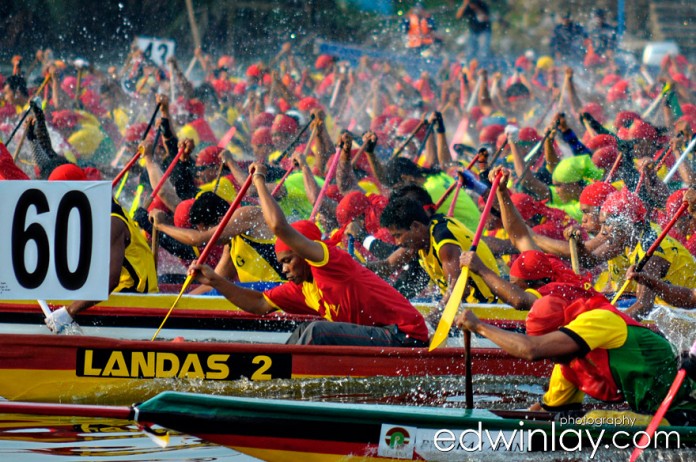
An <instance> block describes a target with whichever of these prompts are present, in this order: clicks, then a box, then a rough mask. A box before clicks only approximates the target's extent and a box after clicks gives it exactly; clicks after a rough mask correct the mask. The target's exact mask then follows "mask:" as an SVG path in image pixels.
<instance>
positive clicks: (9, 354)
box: [0, 334, 551, 404]
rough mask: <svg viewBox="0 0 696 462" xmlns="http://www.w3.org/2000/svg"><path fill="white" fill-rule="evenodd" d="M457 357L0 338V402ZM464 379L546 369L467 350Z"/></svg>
mask: <svg viewBox="0 0 696 462" xmlns="http://www.w3.org/2000/svg"><path fill="white" fill-rule="evenodd" d="M464 359H465V350H464V349H463V348H461V347H460V348H441V349H438V350H435V351H433V352H428V349H427V348H381V347H349V346H314V345H277V344H248V343H247V344H245V343H222V342H189V341H181V342H176V341H174V342H173V341H155V342H150V341H134V340H118V339H111V338H105V337H89V336H62V335H59V336H58V335H56V336H54V335H51V336H49V335H40V336H38V335H23V334H3V335H0V396H2V397H4V398H6V399H9V400H30V401H44V402H45V401H52V402H99V403H103V402H105V401H108V402H110V403H113V404H123V403H132V402H134V401H137V400H141V399H142V398H143V394H144V393H145V394H147V395H148V396H154V395H155V394H156V393H158V392H160V391H164V390H187V391H191V390H196V391H210V392H211V393H212V392H215V393H224V392H225V387H226V386H237V384H235V382H238V381H239V380H240V379H242V380H246V381H247V382H248V381H267V380H273V379H303V378H317V377H376V376H384V377H409V376H463V375H464V374H465V370H464V369H465V361H464ZM472 361H473V373H474V374H490V375H517V376H537V377H542V376H546V375H548V374H550V372H551V364H550V363H548V362H545V361H542V362H535V363H532V362H529V361H524V360H520V359H516V358H513V357H512V356H510V355H508V354H506V353H504V352H503V351H502V350H499V349H478V348H474V349H472Z"/></svg>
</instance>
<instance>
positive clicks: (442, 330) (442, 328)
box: [429, 172, 503, 360]
mask: <svg viewBox="0 0 696 462" xmlns="http://www.w3.org/2000/svg"><path fill="white" fill-rule="evenodd" d="M502 176H503V174H502V172H499V173H498V174H497V175H496V177H495V179H494V180H493V185H492V186H491V192H490V193H489V194H488V200H487V201H486V206H485V207H484V208H483V212H482V213H481V221H479V225H478V228H476V234H475V235H474V239H473V241H471V247H470V248H469V250H470V251H476V247H478V243H479V241H480V240H481V236H482V235H483V230H484V229H485V227H486V219H487V218H488V214H489V213H490V211H491V207H493V201H494V200H495V194H496V191H497V190H498V185H499V184H500V179H501V178H502ZM468 279H469V267H468V266H465V267H463V268H462V272H461V273H460V275H459V278H457V282H456V283H455V284H454V288H453V289H452V292H451V294H450V298H449V300H448V301H447V305H446V306H445V310H444V312H443V313H442V317H441V318H440V322H439V323H438V325H437V329H436V330H435V334H433V338H432V340H431V341H430V348H429V351H433V350H434V349H435V348H437V347H438V346H440V345H441V344H442V342H444V341H445V339H447V334H448V333H449V331H450V328H451V327H452V322H454V316H455V315H456V314H457V310H458V309H459V304H460V303H461V301H462V297H463V296H464V290H465V289H466V283H467V280H468ZM469 356H470V355H469V354H467V360H469Z"/></svg>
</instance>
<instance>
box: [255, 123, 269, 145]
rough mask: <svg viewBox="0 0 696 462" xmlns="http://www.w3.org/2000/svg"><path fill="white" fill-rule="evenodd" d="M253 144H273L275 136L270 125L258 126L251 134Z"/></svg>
mask: <svg viewBox="0 0 696 462" xmlns="http://www.w3.org/2000/svg"><path fill="white" fill-rule="evenodd" d="M251 144H252V145H256V146H273V136H272V135H271V129H270V128H268V127H261V128H257V129H256V130H255V131H254V134H253V135H251Z"/></svg>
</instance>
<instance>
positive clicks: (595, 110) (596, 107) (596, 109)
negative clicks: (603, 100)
mask: <svg viewBox="0 0 696 462" xmlns="http://www.w3.org/2000/svg"><path fill="white" fill-rule="evenodd" d="M583 112H587V113H588V114H590V115H591V116H592V117H593V118H594V119H595V120H596V121H597V122H599V123H600V124H603V123H604V109H602V106H601V105H600V104H599V103H594V102H593V103H587V104H585V105H584V106H583V107H582V108H580V114H582V113H583Z"/></svg>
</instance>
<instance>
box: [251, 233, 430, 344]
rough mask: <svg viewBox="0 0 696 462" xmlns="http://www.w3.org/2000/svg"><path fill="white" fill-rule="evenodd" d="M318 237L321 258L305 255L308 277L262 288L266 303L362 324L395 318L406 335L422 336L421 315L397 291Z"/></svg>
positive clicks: (380, 323) (387, 322)
mask: <svg viewBox="0 0 696 462" xmlns="http://www.w3.org/2000/svg"><path fill="white" fill-rule="evenodd" d="M317 242H319V241H317ZM319 243H320V244H321V245H322V246H323V247H324V259H323V260H322V261H321V262H310V261H307V263H309V265H310V267H311V270H312V276H313V278H314V280H313V281H312V282H304V283H302V284H296V283H294V282H287V283H285V284H283V285H280V286H278V287H274V288H272V289H269V290H267V291H265V292H264V296H265V297H266V300H268V301H269V303H271V305H274V306H276V307H278V308H280V309H282V310H283V311H285V312H287V313H293V314H313V315H316V314H319V315H320V316H322V317H324V318H326V319H328V320H329V321H337V322H350V323H353V324H359V325H363V326H388V325H391V324H396V325H397V326H398V327H399V329H400V330H401V331H402V332H404V333H405V334H407V335H408V336H409V337H411V338H414V339H417V340H422V341H424V342H427V341H428V328H427V327H426V325H425V320H424V319H423V316H422V315H421V314H420V313H419V312H418V310H416V309H415V308H414V307H413V305H411V303H410V302H409V301H408V300H406V298H405V297H404V296H403V295H401V294H400V293H399V292H398V291H397V290H396V289H394V288H393V287H392V286H390V285H389V284H387V283H386V282H384V281H383V280H382V279H380V278H379V276H377V275H376V274H375V273H373V272H372V271H370V270H368V269H367V268H365V267H363V266H362V265H360V264H359V263H357V262H356V261H355V260H353V258H352V257H351V256H350V255H349V254H348V253H347V252H345V251H343V250H341V249H337V248H336V247H334V246H327V245H326V244H324V243H323V242H319Z"/></svg>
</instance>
